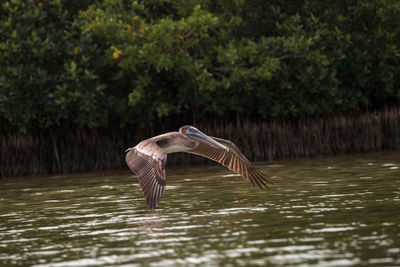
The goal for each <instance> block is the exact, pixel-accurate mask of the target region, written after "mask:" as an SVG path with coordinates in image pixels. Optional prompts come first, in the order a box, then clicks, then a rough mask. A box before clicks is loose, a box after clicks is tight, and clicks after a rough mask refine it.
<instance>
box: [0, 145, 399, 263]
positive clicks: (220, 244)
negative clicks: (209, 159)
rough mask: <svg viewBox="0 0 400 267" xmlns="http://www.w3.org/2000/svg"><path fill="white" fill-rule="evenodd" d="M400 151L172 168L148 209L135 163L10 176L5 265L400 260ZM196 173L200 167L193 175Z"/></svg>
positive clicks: (0, 200)
mask: <svg viewBox="0 0 400 267" xmlns="http://www.w3.org/2000/svg"><path fill="white" fill-rule="evenodd" d="M399 166H400V154H399V153H392V154H373V155H367V156H352V157H334V158H322V159H310V160H296V161H281V162H279V164H264V165H263V164H258V167H259V168H261V169H263V171H264V172H265V173H270V174H271V175H273V181H274V185H273V186H272V189H271V190H269V191H267V192H262V191H260V190H257V189H255V188H252V187H251V186H249V184H248V183H247V182H246V181H243V180H242V179H241V178H240V177H237V176H236V175H235V174H232V173H230V172H228V171H226V170H225V169H224V168H222V167H198V168H191V169H190V170H189V169H185V168H175V169H173V168H169V169H168V170H167V171H168V176H167V177H168V181H167V182H168V186H167V190H166V195H165V197H164V198H163V199H162V201H161V204H160V206H159V209H158V210H156V211H148V210H147V208H146V205H145V201H144V198H143V196H142V193H141V191H140V188H139V187H138V186H137V182H136V180H135V179H136V178H134V177H133V176H132V175H131V174H129V171H128V170H127V171H126V172H121V173H110V174H99V173H95V174H90V175H71V176H63V177H61V176H58V177H26V178H13V179H3V180H2V181H1V183H0V190H1V192H2V193H1V195H0V263H1V265H12V264H18V265H34V266H83V265H93V266H101V265H125V264H127V265H129V266H132V265H135V264H136V265H142V264H147V265H151V266H166V265H185V266H187V265H206V264H207V265H222V264H224V265H235V266H236V265H239V266H240V265H243V266H249V265H261V266H265V265H269V266H298V265H307V266H321V265H323V266H351V265H368V266H373V265H375V266H382V265H400V213H399V212H398V211H399V210H400V209H399V208H400V179H399V178H400V170H399V168H398V167H399ZM187 173H189V174H187Z"/></svg>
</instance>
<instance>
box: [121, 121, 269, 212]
mask: <svg viewBox="0 0 400 267" xmlns="http://www.w3.org/2000/svg"><path fill="white" fill-rule="evenodd" d="M126 152H128V153H127V154H126V157H125V160H126V163H127V164H128V166H129V168H130V169H131V170H132V171H133V172H134V173H135V174H136V175H137V176H139V184H140V187H141V188H142V190H143V193H144V196H145V198H146V203H147V205H148V206H149V209H154V208H155V207H157V205H158V204H159V203H160V198H161V197H162V196H163V195H164V192H165V183H166V178H165V163H166V162H167V154H169V153H174V152H187V153H192V154H196V155H200V156H203V157H206V158H209V159H212V160H214V161H217V162H219V163H221V164H222V165H224V166H225V167H228V169H230V170H232V171H234V172H236V173H237V174H240V175H241V176H242V177H243V178H244V179H246V180H248V181H250V183H252V184H253V186H255V185H257V186H258V187H260V188H261V189H262V190H265V189H268V188H269V187H268V186H267V184H266V183H271V182H270V181H268V180H267V176H266V175H265V174H263V173H261V172H260V171H258V170H257V169H255V168H254V167H252V166H251V163H250V161H249V160H248V159H247V158H246V157H245V156H244V155H243V154H242V153H241V152H240V150H239V148H237V146H235V144H234V143H232V142H231V141H229V140H225V139H221V138H217V137H210V136H207V135H205V134H204V133H202V132H201V131H199V130H198V129H196V128H195V127H193V126H183V127H181V128H180V129H179V132H170V133H165V134H161V135H157V136H155V137H152V138H149V139H146V140H144V141H142V142H140V143H139V144H137V145H136V146H135V147H132V148H128V149H127V150H126Z"/></svg>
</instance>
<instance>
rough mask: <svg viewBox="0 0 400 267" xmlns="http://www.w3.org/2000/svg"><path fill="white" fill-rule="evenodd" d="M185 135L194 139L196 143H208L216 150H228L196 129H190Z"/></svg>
mask: <svg viewBox="0 0 400 267" xmlns="http://www.w3.org/2000/svg"><path fill="white" fill-rule="evenodd" d="M185 135H186V136H188V137H190V138H193V139H194V140H196V141H199V142H202V143H206V144H208V145H210V146H212V147H214V148H218V149H224V150H227V148H226V147H225V146H224V145H222V144H220V143H218V142H217V141H215V140H214V139H212V138H210V137H208V136H207V135H205V134H204V133H202V132H201V131H200V130H197V129H196V128H189V130H187V131H186V133H185Z"/></svg>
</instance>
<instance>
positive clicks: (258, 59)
mask: <svg viewBox="0 0 400 267" xmlns="http://www.w3.org/2000/svg"><path fill="white" fill-rule="evenodd" d="M79 10H80V11H79ZM78 11H79V12H78ZM399 22H400V4H399V3H398V1H390V0H377V1H368V0H360V1H345V2H332V1H330V2H328V1H317V2H315V1H312V2H311V1H286V2H278V1H272V2H271V1H245V0H238V1H228V0H226V1H218V2H216V1H209V0H202V1H183V0H180V1H170V2H166V1H162V0H151V1H128V0H104V1H102V2H98V1H83V2H80V4H79V6H76V4H75V5H70V4H69V3H68V2H67V1H65V2H64V1H60V0H51V1H47V2H37V1H33V0H27V1H21V0H12V1H6V2H4V3H3V4H2V11H1V21H0V25H1V27H0V31H1V37H0V60H1V62H2V65H1V66H0V117H1V118H4V119H6V120H7V121H9V122H10V123H11V124H13V125H16V126H18V127H19V128H20V129H22V130H26V129H30V128H32V127H41V128H47V127H50V126H52V125H58V124H61V123H67V124H77V125H80V126H85V127H98V126H107V125H110V124H115V123H118V124H119V125H121V126H123V125H126V124H130V123H138V124H141V125H144V124H150V123H153V122H156V121H157V120H158V119H161V118H165V117H166V118H168V117H172V116H176V115H178V116H179V115H181V116H187V115H189V116H190V117H191V118H195V119H198V120H205V119H207V118H209V117H211V116H216V115H217V116H219V117H222V118H227V119H229V118H231V117H232V114H236V113H241V114H243V115H245V116H247V117H249V118H259V117H262V118H265V117H271V116H301V115H307V114H321V113H333V112H337V111H342V110H354V109H360V108H363V107H372V108H375V107H379V106H382V105H385V104H394V105H396V104H399V103H400V90H399V78H398V77H397V74H398V73H400V64H399V63H400V62H399V57H400V51H399V45H398V44H399V41H400V40H399V38H400V27H399V26H400V25H399V24H400V23H399Z"/></svg>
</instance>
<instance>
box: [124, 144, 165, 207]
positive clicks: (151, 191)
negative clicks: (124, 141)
mask: <svg viewBox="0 0 400 267" xmlns="http://www.w3.org/2000/svg"><path fill="white" fill-rule="evenodd" d="M127 151H128V153H127V154H126V157H125V160H126V163H127V164H128V166H129V168H130V169H131V170H132V171H133V172H134V173H135V174H136V175H137V176H139V184H140V187H141V188H142V191H143V193H144V196H145V198H146V203H147V205H148V206H149V209H154V208H155V207H157V206H158V204H159V203H160V198H161V197H162V196H164V192H165V184H166V178H165V163H166V162H167V153H165V152H164V151H163V150H162V149H161V148H160V147H159V146H158V145H157V144H156V143H155V142H151V141H149V142H145V143H144V144H143V143H139V144H138V145H137V146H135V147H133V148H131V149H128V150H127Z"/></svg>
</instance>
